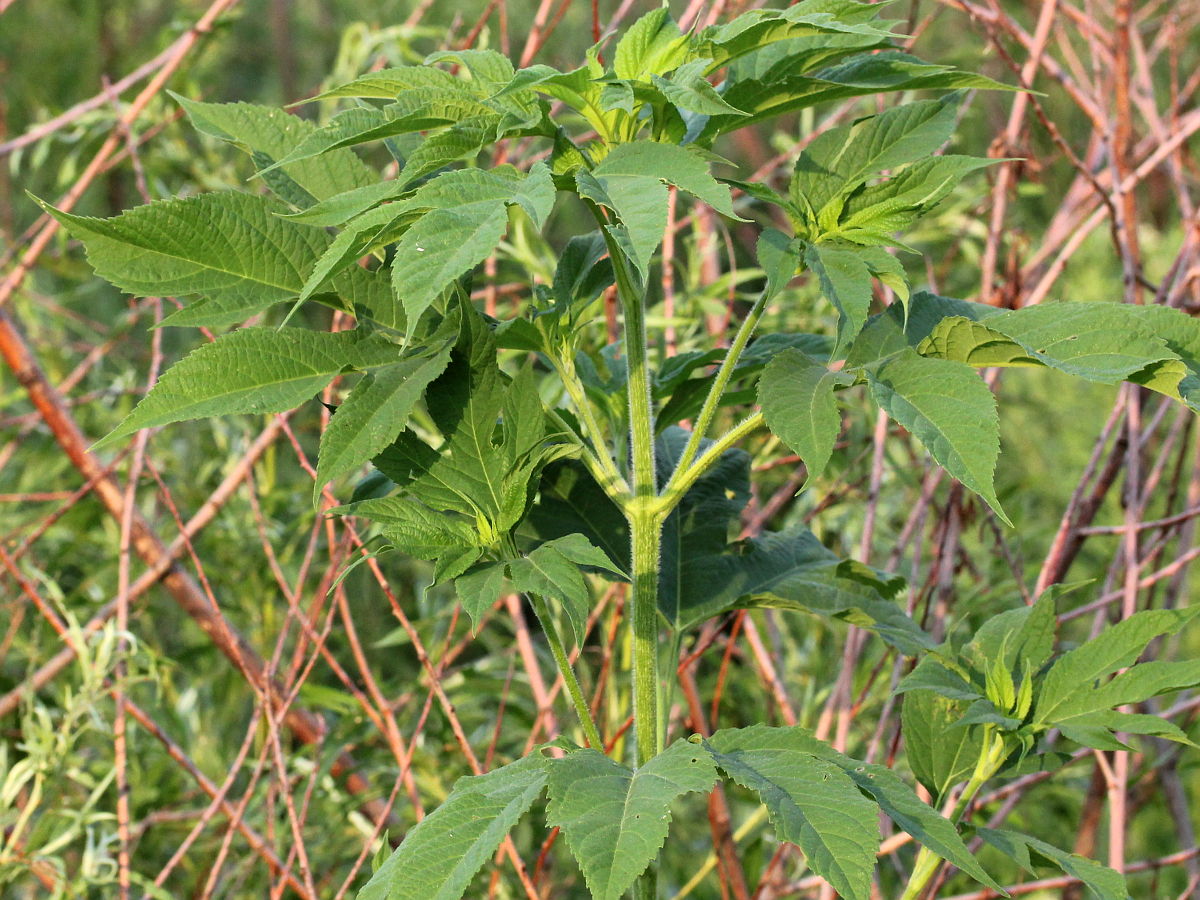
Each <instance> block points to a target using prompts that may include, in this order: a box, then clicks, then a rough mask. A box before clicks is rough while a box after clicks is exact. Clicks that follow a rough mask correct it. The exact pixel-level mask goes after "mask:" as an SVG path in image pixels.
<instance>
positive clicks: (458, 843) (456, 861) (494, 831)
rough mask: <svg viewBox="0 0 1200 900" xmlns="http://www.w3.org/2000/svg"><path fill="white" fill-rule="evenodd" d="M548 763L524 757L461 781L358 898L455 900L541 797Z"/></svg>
mask: <svg viewBox="0 0 1200 900" xmlns="http://www.w3.org/2000/svg"><path fill="white" fill-rule="evenodd" d="M549 768H550V761H549V760H547V759H545V758H543V757H541V756H537V755H535V756H527V757H525V758H524V759H520V760H517V761H516V762H514V763H510V764H509V765H507V766H503V767H502V768H499V769H495V770H493V771H491V772H488V773H487V774H485V775H476V776H472V777H468V778H460V779H459V780H458V781H457V782H456V783H455V785H454V789H453V790H452V791H451V792H450V796H449V797H447V798H446V800H445V802H443V803H442V805H441V806H439V807H438V808H437V809H436V810H434V811H433V812H432V813H430V814H429V815H428V816H426V817H425V818H424V819H422V820H421V821H420V822H419V823H417V825H416V826H415V827H414V828H413V829H412V830H411V831H410V832H409V833H408V835H407V836H406V837H405V838H404V841H403V842H402V843H401V844H400V846H399V847H398V848H397V849H396V852H395V853H393V854H392V855H391V856H390V857H388V859H387V861H386V862H385V863H384V864H383V865H382V866H380V867H379V870H378V871H377V872H376V873H375V874H374V875H373V876H372V877H371V880H370V881H368V882H367V884H366V886H364V887H363V889H362V890H360V891H359V892H358V895H357V897H358V900H459V898H460V897H462V896H463V894H464V893H466V890H467V888H468V887H470V884H471V879H472V878H474V876H475V873H476V872H478V871H479V870H480V869H481V868H482V867H483V864H484V863H485V862H487V860H488V859H489V858H490V857H491V856H492V854H493V853H495V852H496V848H497V847H499V846H500V842H501V841H503V840H504V837H505V835H506V834H508V831H509V829H511V828H512V827H513V825H515V824H516V822H517V820H518V819H519V818H520V817H521V816H522V815H523V814H524V813H525V812H526V811H527V810H528V809H529V807H531V806H532V805H533V802H534V801H535V800H536V799H537V798H538V796H539V795H540V794H541V793H542V789H543V788H544V787H545V785H546V779H547V776H548V774H549Z"/></svg>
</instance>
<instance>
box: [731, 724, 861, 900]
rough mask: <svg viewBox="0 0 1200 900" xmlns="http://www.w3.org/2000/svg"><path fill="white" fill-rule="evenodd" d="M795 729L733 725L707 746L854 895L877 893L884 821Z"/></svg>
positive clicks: (781, 831)
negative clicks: (876, 873) (874, 885)
mask: <svg viewBox="0 0 1200 900" xmlns="http://www.w3.org/2000/svg"><path fill="white" fill-rule="evenodd" d="M798 738H801V735H800V734H799V733H798V732H793V731H792V730H790V729H783V728H767V727H765V726H753V727H751V728H745V729H726V730H723V731H718V732H717V733H716V734H714V735H713V736H712V737H711V738H709V740H708V741H707V744H708V746H709V748H710V750H711V751H712V753H713V759H714V760H715V761H716V764H717V765H718V766H719V767H720V768H721V770H722V771H724V772H725V774H727V775H728V776H729V777H730V778H732V779H733V780H734V781H736V782H737V783H738V784H740V785H742V786H743V787H746V788H749V789H751V790H753V791H755V792H756V793H757V794H758V795H759V797H760V798H761V799H762V802H763V803H764V804H765V805H766V807H767V812H768V814H769V815H770V818H771V824H772V825H774V826H775V833H776V835H777V836H778V837H779V838H780V839H781V840H785V841H789V842H791V843H793V844H795V845H796V846H797V847H799V848H800V849H801V850H802V851H803V852H804V856H805V860H806V861H807V863H808V866H809V868H811V869H812V870H813V871H814V872H816V873H817V874H818V875H820V876H821V877H822V878H824V879H825V880H826V881H828V882H829V883H830V885H831V886H832V887H833V888H834V889H835V890H836V891H837V892H838V893H839V894H840V895H841V896H843V897H845V898H847V900H859V898H861V900H867V898H869V897H870V896H871V875H872V873H873V872H874V871H875V852H876V850H877V849H878V847H879V820H878V816H877V813H876V810H875V805H874V804H873V803H871V802H870V801H869V800H867V799H866V798H865V797H864V796H863V795H862V794H861V793H860V792H859V790H858V788H857V787H856V786H855V784H854V782H853V781H852V780H851V779H850V778H849V777H848V776H847V775H846V773H845V772H844V771H843V769H842V767H840V766H838V765H837V764H836V763H833V762H831V761H829V760H826V759H822V758H820V757H819V756H816V755H813V754H812V753H811V752H808V742H809V741H810V740H811V739H807V740H805V739H798Z"/></svg>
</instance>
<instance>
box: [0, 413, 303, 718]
mask: <svg viewBox="0 0 1200 900" xmlns="http://www.w3.org/2000/svg"><path fill="white" fill-rule="evenodd" d="M285 415H286V414H285ZM283 420H284V417H282V416H281V417H279V418H278V419H276V420H274V421H273V422H272V423H271V424H270V425H268V426H267V428H266V429H265V430H264V431H263V433H262V434H261V435H259V437H258V438H257V439H256V440H255V441H254V443H253V444H251V445H250V447H249V448H248V449H247V450H246V452H245V454H244V455H243V456H242V459H241V460H240V461H239V462H238V464H237V465H236V466H235V467H234V468H233V469H232V470H231V471H230V473H229V474H228V475H227V476H226V477H225V479H224V480H223V481H222V482H221V484H220V485H219V486H218V487H217V489H216V490H215V491H213V492H212V493H211V494H210V495H209V497H208V499H207V500H206V501H205V502H204V504H203V505H202V506H201V507H200V509H199V510H197V511H196V514H195V515H194V516H192V518H191V519H190V520H188V523H187V525H186V526H185V527H184V528H183V529H182V531H181V534H180V536H179V537H177V538H175V540H173V541H172V542H171V544H170V545H169V546H168V547H167V549H166V552H165V553H164V554H163V556H162V557H160V558H159V560H158V561H157V562H156V563H155V564H154V565H152V566H151V567H150V568H149V569H148V570H147V571H145V572H144V573H142V575H141V576H139V577H138V579H137V580H136V581H134V582H133V584H132V585H130V587H129V598H130V600H133V599H136V598H137V597H140V596H141V595H142V594H144V593H145V592H146V591H148V590H149V589H150V588H152V587H153V586H154V585H155V584H157V583H158V582H159V581H160V580H161V579H162V576H163V574H164V573H166V571H167V570H168V569H169V568H170V566H171V564H172V563H173V561H174V560H176V559H178V558H179V556H180V554H181V553H183V551H184V549H185V548H186V542H185V539H191V538H193V537H195V535H197V534H198V533H199V532H200V531H201V530H202V529H203V528H204V527H205V526H206V525H208V523H209V522H211V521H212V520H213V519H214V518H215V517H216V514H217V513H218V512H219V511H220V509H221V507H222V506H224V504H225V502H226V501H227V500H228V499H229V497H230V496H231V495H232V494H233V492H234V491H235V490H236V489H237V486H238V485H239V484H241V482H242V481H243V480H244V479H245V478H246V475H247V473H248V472H249V470H250V468H251V467H252V466H253V465H254V464H255V463H256V462H257V461H258V459H259V457H260V456H261V455H262V454H263V452H264V451H265V450H266V449H267V447H269V446H270V445H271V444H272V443H274V441H275V438H276V437H277V436H278V434H279V429H280V423H281V422H282V421H283ZM107 473H108V470H107V469H105V470H101V471H100V472H99V473H98V475H97V477H96V478H95V479H90V480H89V481H88V482H87V484H86V485H85V487H86V488H87V489H88V490H89V491H90V490H91V487H92V485H94V484H95V481H96V480H99V478H103V477H106V476H107ZM23 549H24V547H23V546H22V547H18V548H17V550H16V551H13V558H14V559H16V558H17V555H18V551H21V550H23ZM116 609H117V603H116V600H112V601H110V602H108V603H106V604H105V605H104V606H102V607H101V608H100V609H99V610H98V611H97V612H96V613H95V614H94V615H93V616H92V618H91V619H89V620H88V621H87V623H86V624H85V625H84V626H83V628H82V632H83V634H84V635H85V636H87V635H91V634H94V633H95V632H97V631H99V630H100V628H101V627H102V626H103V625H104V623H105V622H107V621H108V620H109V619H110V618H112V616H113V614H114V613H115V612H116ZM74 658H75V650H74V648H72V647H70V646H67V647H65V648H64V649H63V650H61V651H60V652H59V653H57V654H55V655H54V656H52V657H51V658H50V659H49V660H48V661H47V662H46V663H44V664H43V665H42V666H41V667H40V668H38V670H37V671H36V672H34V673H33V675H31V676H30V677H28V678H26V679H25V682H24V685H23V686H22V687H21V688H18V689H15V690H13V691H10V692H9V693H7V694H4V695H3V696H0V718H3V717H4V716H7V715H9V714H10V713H11V712H12V711H13V710H14V709H16V708H17V706H18V704H19V703H20V702H21V696H22V693H23V692H24V691H25V690H33V691H39V690H41V689H42V688H44V687H45V686H46V685H47V684H49V683H50V681H51V680H52V679H53V678H54V677H55V676H56V675H58V673H59V672H61V671H62V670H63V669H65V668H66V667H67V666H68V665H70V664H71V661H72V660H73V659H74Z"/></svg>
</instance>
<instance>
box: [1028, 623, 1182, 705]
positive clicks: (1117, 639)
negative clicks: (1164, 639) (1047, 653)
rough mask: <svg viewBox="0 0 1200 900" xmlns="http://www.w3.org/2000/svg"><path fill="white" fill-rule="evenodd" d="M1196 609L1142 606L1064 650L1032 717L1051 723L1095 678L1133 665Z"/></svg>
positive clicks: (1091, 688)
mask: <svg viewBox="0 0 1200 900" xmlns="http://www.w3.org/2000/svg"><path fill="white" fill-rule="evenodd" d="M1195 613H1196V610H1188V611H1180V610H1166V609H1156V610H1144V611H1142V612H1139V613H1135V614H1134V615H1132V616H1130V617H1129V618H1127V619H1124V620H1123V621H1121V622H1118V623H1117V624H1116V625H1113V626H1111V627H1109V628H1106V629H1105V630H1104V631H1102V632H1101V633H1100V634H1099V635H1097V636H1096V637H1094V638H1093V639H1092V640H1090V641H1088V642H1087V643H1085V644H1083V645H1081V646H1079V647H1076V648H1075V649H1074V650H1071V651H1069V652H1068V653H1064V654H1063V655H1062V656H1061V657H1059V658H1058V659H1057V660H1056V661H1055V663H1054V665H1052V666H1051V667H1050V669H1049V671H1047V672H1046V676H1045V678H1044V679H1043V680H1042V684H1041V690H1040V692H1039V694H1038V697H1037V701H1036V702H1035V704H1034V715H1033V721H1034V722H1035V723H1039V724H1046V725H1050V724H1053V723H1054V722H1056V721H1057V720H1058V717H1059V715H1060V714H1061V713H1062V711H1063V710H1069V709H1071V708H1072V706H1073V705H1074V704H1076V703H1078V702H1079V701H1080V699H1081V698H1084V697H1086V696H1087V695H1088V694H1090V693H1091V692H1093V691H1094V690H1095V687H1094V685H1095V683H1096V681H1097V680H1098V679H1100V678H1103V677H1105V676H1106V675H1111V674H1112V673H1113V672H1116V671H1117V670H1119V669H1123V668H1125V667H1126V666H1131V665H1133V663H1134V662H1136V661H1137V658H1138V657H1139V656H1141V655H1142V651H1144V650H1145V649H1146V647H1147V645H1149V643H1150V642H1151V641H1152V640H1154V639H1155V638H1157V637H1160V636H1162V635H1168V634H1174V633H1175V632H1177V631H1178V630H1179V629H1180V628H1182V627H1183V626H1184V624H1185V623H1187V622H1188V620H1190V619H1191V618H1192V617H1193V616H1194V615H1195Z"/></svg>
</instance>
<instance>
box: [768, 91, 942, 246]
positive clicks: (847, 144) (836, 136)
mask: <svg viewBox="0 0 1200 900" xmlns="http://www.w3.org/2000/svg"><path fill="white" fill-rule="evenodd" d="M956 107H957V97H956V96H948V97H944V98H942V99H940V100H921V101H917V102H914V103H905V104H903V105H900V106H894V107H892V108H891V109H889V110H886V111H884V112H882V113H880V114H879V115H877V116H871V117H869V118H865V119H860V120H859V121H858V122H855V123H854V124H852V125H845V126H842V127H840V128H833V129H830V130H829V131H827V132H825V133H823V134H822V135H820V136H819V137H818V138H816V140H814V141H813V142H812V143H811V144H809V146H808V147H806V148H805V150H804V151H803V152H802V153H801V154H800V157H799V159H798V160H797V161H796V167H795V171H794V173H793V175H792V179H791V182H790V183H789V194H790V196H791V199H792V203H793V204H794V205H795V206H796V208H797V209H800V210H806V211H808V212H809V214H810V215H811V217H812V222H813V224H814V225H816V224H817V223H825V222H827V221H829V220H830V219H832V222H834V223H836V221H837V218H838V216H839V214H840V213H841V208H842V202H843V201H844V199H845V198H846V197H847V196H848V195H849V194H850V193H851V192H852V191H854V190H856V189H858V188H859V187H861V186H862V185H864V184H866V183H867V181H868V180H870V179H871V178H873V177H875V176H877V175H879V174H880V173H882V172H884V171H885V170H888V169H895V168H897V167H899V166H903V165H907V164H908V163H911V162H915V161H916V160H918V159H921V158H922V157H925V156H929V155H930V154H932V153H933V151H935V150H937V149H938V148H939V147H940V146H941V145H942V144H944V143H945V142H946V141H948V140H949V139H950V134H951V132H952V131H953V129H954V125H955V121H956Z"/></svg>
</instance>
